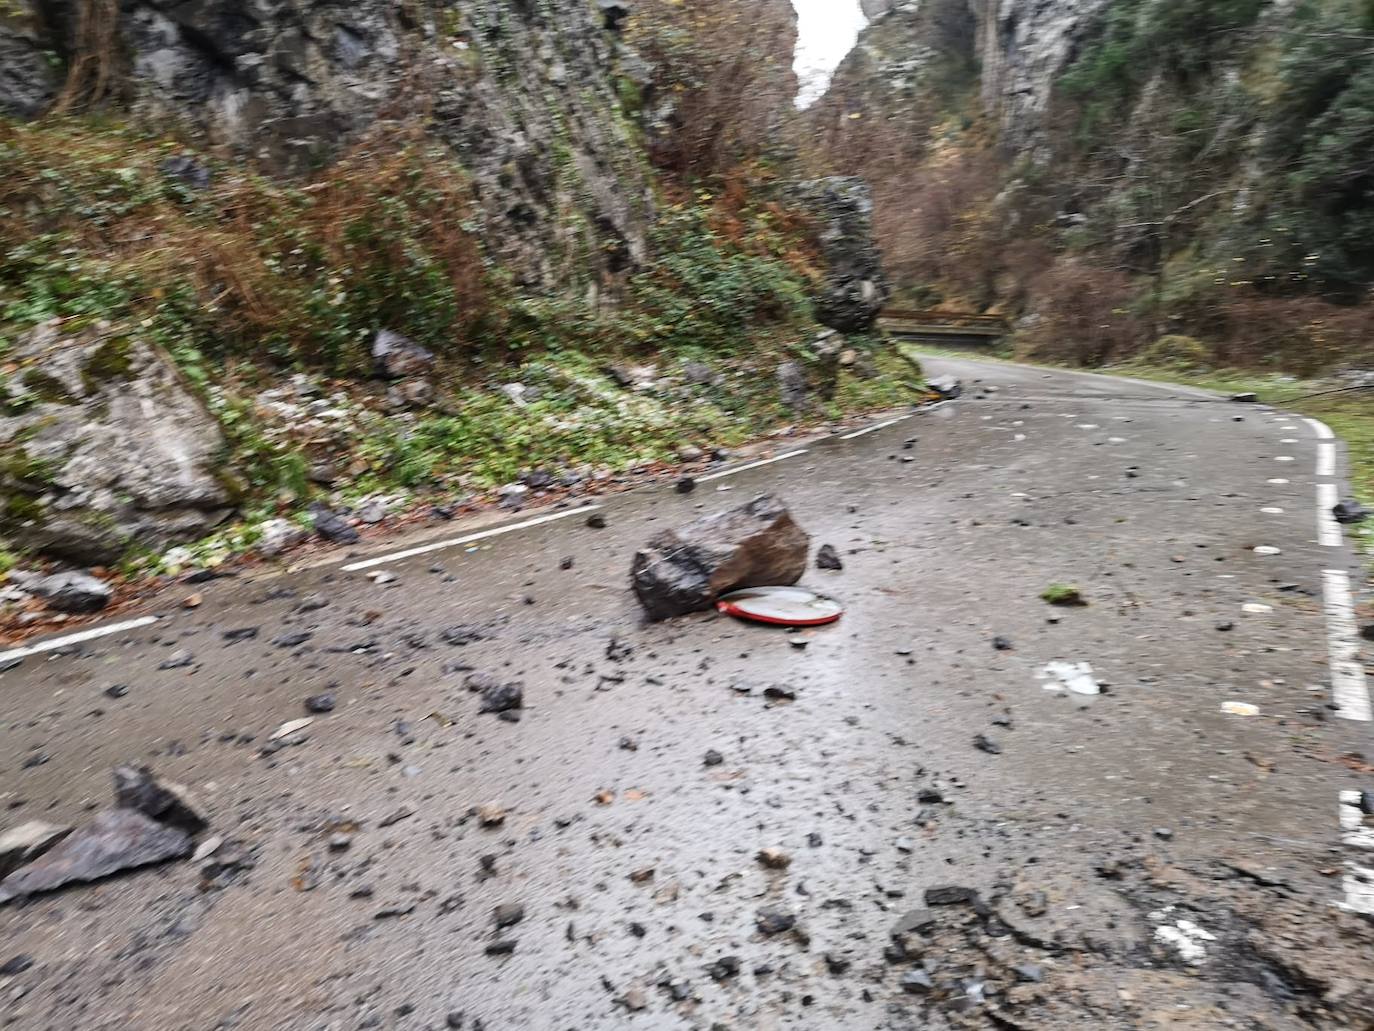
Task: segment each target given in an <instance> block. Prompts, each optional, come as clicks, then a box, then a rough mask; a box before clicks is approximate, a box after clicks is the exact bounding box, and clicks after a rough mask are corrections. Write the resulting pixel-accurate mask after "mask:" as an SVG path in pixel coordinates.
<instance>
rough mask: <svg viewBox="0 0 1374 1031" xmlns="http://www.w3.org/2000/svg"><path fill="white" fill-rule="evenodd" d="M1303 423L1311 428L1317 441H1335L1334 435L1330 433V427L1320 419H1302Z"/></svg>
mask: <svg viewBox="0 0 1374 1031" xmlns="http://www.w3.org/2000/svg"><path fill="white" fill-rule="evenodd" d="M1303 422H1305V423H1307V425H1309V426H1311V427H1312V432H1313V433H1315V434H1316V435H1317V439H1318V440H1335V439H1336V434H1334V433H1332V432H1331V427H1330V426H1328V425H1326V423H1324V422H1322V421H1321V420H1320V419H1308V418H1304V419H1303Z"/></svg>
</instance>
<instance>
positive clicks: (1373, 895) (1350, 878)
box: [1341, 863, 1374, 915]
mask: <svg viewBox="0 0 1374 1031" xmlns="http://www.w3.org/2000/svg"><path fill="white" fill-rule="evenodd" d="M1341 886H1342V887H1343V888H1344V889H1345V901H1344V902H1343V903H1341V908H1342V909H1344V910H1347V911H1348V912H1351V913H1367V914H1370V915H1374V870H1371V869H1369V867H1367V866H1360V865H1359V864H1358V863H1346V864H1345V877H1344V878H1343V880H1342V884H1341Z"/></svg>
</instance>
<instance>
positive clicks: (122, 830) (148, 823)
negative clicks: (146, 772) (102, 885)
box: [0, 809, 192, 904]
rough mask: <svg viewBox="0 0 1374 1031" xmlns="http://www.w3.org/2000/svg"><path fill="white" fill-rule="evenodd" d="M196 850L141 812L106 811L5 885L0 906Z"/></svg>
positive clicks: (183, 834)
mask: <svg viewBox="0 0 1374 1031" xmlns="http://www.w3.org/2000/svg"><path fill="white" fill-rule="evenodd" d="M191 847H192V846H191V836H190V835H189V834H187V833H186V832H185V831H181V830H178V829H177V828H175V827H168V826H166V825H164V824H161V823H158V822H157V821H155V820H152V819H149V818H148V817H147V816H145V815H143V813H141V812H139V811H138V810H136V809H106V810H104V811H103V812H99V813H97V814H96V815H95V818H94V819H92V820H91V822H90V823H89V824H87V825H86V826H84V827H79V828H77V829H76V830H74V831H72V833H71V834H69V835H67V836H66V837H65V838H63V839H62V841H60V842H58V844H56V845H54V846H53V847H52V848H51V849H49V850H48V851H47V852H46V853H44V854H43V855H42V856H40V857H39V858H38V859H36V860H34V861H33V862H31V863H29V864H28V865H27V866H23V867H21V868H20V869H18V870H16V871H14V872H13V873H11V874H10V875H9V876H8V877H6V878H5V879H4V880H3V881H0V904H3V903H5V902H9V901H10V900H12V899H18V898H25V897H27V896H29V895H38V894H41V893H43V892H49V891H55V890H57V889H58V888H63V887H66V886H67V885H69V884H79V883H86V882H90V881H96V880H100V879H101V878H103V877H108V876H110V875H111V874H115V873H119V872H120V871H122V870H132V869H134V868H136V867H140V866H149V865H151V864H153V863H161V862H165V861H166V860H168V859H181V858H183V857H185V856H188V855H190V854H191Z"/></svg>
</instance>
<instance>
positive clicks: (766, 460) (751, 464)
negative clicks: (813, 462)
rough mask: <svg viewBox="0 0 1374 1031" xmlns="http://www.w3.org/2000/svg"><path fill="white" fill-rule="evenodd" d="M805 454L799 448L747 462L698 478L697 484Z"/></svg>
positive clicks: (802, 449) (804, 451)
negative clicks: (783, 453)
mask: <svg viewBox="0 0 1374 1031" xmlns="http://www.w3.org/2000/svg"><path fill="white" fill-rule="evenodd" d="M804 454H807V449H806V448H799V449H798V450H796V451H789V452H787V454H785V455H776V456H774V457H773V458H764V459H761V460H760V461H757V462H749V463H748V464H746V465H740V466H736V467H735V468H734V469H726V470H725V471H724V472H719V473H712V474H711V475H710V476H698V477H697V483H710V482H711V481H712V480H719V479H722V478H723V477H726V476H734V475H736V474H737V473H744V472H748V471H749V470H750V469H760V468H762V467H763V466H765V465H772V464H773V463H774V462H785V461H787V459H789V458H797V457H799V456H801V455H804Z"/></svg>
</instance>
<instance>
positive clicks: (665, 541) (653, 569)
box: [630, 494, 811, 619]
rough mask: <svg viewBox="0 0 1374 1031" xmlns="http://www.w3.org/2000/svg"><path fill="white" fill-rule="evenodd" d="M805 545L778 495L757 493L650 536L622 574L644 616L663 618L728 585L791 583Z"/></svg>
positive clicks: (697, 606) (706, 601) (706, 602)
mask: <svg viewBox="0 0 1374 1031" xmlns="http://www.w3.org/2000/svg"><path fill="white" fill-rule="evenodd" d="M810 547H811V538H810V537H809V536H808V535H807V534H806V532H805V531H804V530H802V528H801V527H799V526H798V525H797V524H796V523H795V522H793V521H792V516H791V514H789V513H788V511H787V509H786V507H784V505H783V504H782V502H781V501H779V500H778V499H777V498H775V497H773V496H771V495H768V494H764V495H761V496H760V497H757V498H755V499H754V500H753V501H751V502H749V503H748V504H747V505H743V506H741V507H739V508H736V509H731V510H730V511H727V512H718V513H716V514H714V515H709V516H705V517H704V518H701V519H698V520H696V521H695V522H691V523H688V524H687V525H685V526H681V527H678V528H677V529H675V530H665V531H663V532H662V533H659V534H657V535H655V536H654V537H653V538H652V539H651V540H650V541H649V542H648V543H647V544H646V545H645V546H644V547H643V548H642V549H641V550H640V551H639V552H637V553H636V554H635V557H634V564H633V566H632V567H631V570H630V577H631V581H632V583H633V585H634V590H635V594H636V595H637V596H638V597H639V601H640V604H641V605H643V606H644V610H645V612H646V613H647V614H648V616H649V618H650V619H669V618H671V617H672V616H680V615H684V614H686V613H688V612H699V611H702V610H703V609H709V608H710V607H711V606H712V605H713V604H714V603H715V601H716V599H717V598H719V597H720V596H721V595H722V594H726V593H728V592H729V591H734V590H739V589H741V588H745V587H769V586H785V585H788V584H794V583H796V582H797V581H798V580H800V579H801V577H802V574H803V573H804V572H805V571H806V557H807V553H808V551H809V550H810Z"/></svg>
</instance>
